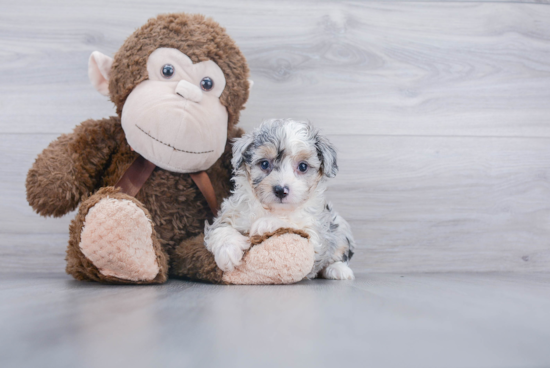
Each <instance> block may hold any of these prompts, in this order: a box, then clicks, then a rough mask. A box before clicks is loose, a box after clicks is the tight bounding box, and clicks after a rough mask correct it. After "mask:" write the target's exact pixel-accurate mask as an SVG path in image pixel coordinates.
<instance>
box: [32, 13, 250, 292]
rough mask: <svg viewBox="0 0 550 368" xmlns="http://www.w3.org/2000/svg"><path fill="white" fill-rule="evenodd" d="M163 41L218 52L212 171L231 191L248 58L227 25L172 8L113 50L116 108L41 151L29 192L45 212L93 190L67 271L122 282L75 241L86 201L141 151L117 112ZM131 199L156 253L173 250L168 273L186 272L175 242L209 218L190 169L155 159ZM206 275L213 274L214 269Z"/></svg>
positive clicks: (214, 56) (222, 192) (203, 54)
mask: <svg viewBox="0 0 550 368" xmlns="http://www.w3.org/2000/svg"><path fill="white" fill-rule="evenodd" d="M159 47H171V48H177V49H179V50H180V51H182V52H183V53H185V54H186V55H188V56H189V57H190V58H191V60H192V61H193V62H195V63H196V62H200V61H204V60H208V59H210V60H213V61H215V62H216V63H217V64H218V66H219V67H220V68H221V69H222V71H223V72H224V75H225V78H226V87H225V90H224V92H223V93H222V95H221V97H220V100H221V102H222V104H223V105H224V106H226V108H227V111H228V114H229V123H228V142H227V144H226V147H225V152H224V153H223V154H222V156H221V157H220V159H219V160H218V161H217V162H216V163H215V164H214V165H213V166H212V167H211V168H210V169H208V170H207V173H208V175H209V177H210V179H211V181H212V184H213V186H214V190H215V192H216V197H217V201H218V203H221V202H222V200H223V198H225V197H226V196H227V195H229V192H230V189H231V182H230V178H231V171H232V168H231V147H230V140H231V139H233V138H236V137H239V136H241V135H242V133H243V132H242V130H241V129H239V128H236V127H234V125H235V124H236V123H237V122H238V119H239V113H240V111H241V110H242V109H243V108H244V103H245V102H246V100H247V98H248V88H249V83H248V79H247V78H248V66H247V64H246V60H245V58H244V56H243V55H242V53H241V52H240V50H239V49H238V48H237V46H236V45H235V43H234V42H233V40H232V39H231V38H230V37H229V36H228V35H227V34H226V33H225V31H224V29H223V28H222V27H220V26H219V25H218V24H217V23H216V22H214V21H213V20H211V19H206V18H205V17H204V16H202V15H187V14H169V15H161V16H158V17H157V18H154V19H150V20H149V21H148V22H147V24H145V25H144V26H143V27H141V28H140V29H138V30H137V31H136V32H135V33H134V34H133V35H131V36H130V37H129V38H128V39H127V40H126V42H125V43H124V45H123V46H122V47H121V49H120V50H119V51H118V53H117V54H116V55H115V58H114V63H113V67H112V69H111V75H110V76H111V78H110V82H109V90H110V95H111V100H112V101H113V102H114V103H115V105H116V107H117V113H118V114H119V116H117V117H110V118H106V119H101V120H87V121H85V122H83V123H82V124H80V125H79V126H77V127H76V128H75V130H74V132H73V133H71V134H66V135H62V136H61V137H60V138H58V139H57V140H56V141H54V142H52V143H51V144H50V145H49V146H48V148H46V149H45V150H44V151H43V152H42V154H41V155H39V156H38V158H37V159H36V162H35V163H34V165H33V166H32V168H31V169H30V170H29V173H28V176H27V181H26V186H27V200H28V202H29V204H30V205H31V206H32V207H33V208H34V209H35V210H36V211H37V212H38V213H39V214H41V215H43V216H56V217H57V216H62V215H64V214H66V213H67V212H69V211H71V210H74V209H75V208H76V207H77V206H78V204H79V202H81V201H83V200H85V199H86V198H88V197H89V200H88V201H85V202H84V203H83V204H82V205H81V208H80V211H79V213H78V215H77V217H76V219H75V220H74V222H73V224H72V225H71V228H70V232H71V236H70V239H71V241H70V243H69V249H68V251H67V272H69V273H70V274H71V275H73V276H74V277H75V278H77V279H81V280H84V279H86V280H94V281H104V282H123V281H121V280H115V279H113V278H108V277H105V276H103V275H101V274H100V273H99V272H98V271H97V269H95V267H94V266H93V265H91V263H90V262H89V261H86V260H85V258H84V256H83V255H82V253H81V252H80V251H79V250H78V244H79V239H80V232H81V230H82V226H83V221H84V217H85V215H86V213H88V210H89V208H91V207H92V206H93V204H95V203H97V201H98V199H97V198H98V196H99V197H101V196H102V195H103V194H104V193H106V191H107V188H104V187H109V186H113V185H114V184H115V183H116V182H117V181H118V179H119V178H120V176H121V175H122V174H123V173H124V171H125V170H126V169H127V168H128V166H129V165H130V164H131V163H132V162H133V161H134V159H135V158H136V155H137V154H136V153H135V152H133V151H132V150H131V148H130V146H129V145H128V143H127V142H126V137H125V134H124V131H123V130H122V127H121V123H120V113H121V111H122V107H123V105H124V102H125V101H126V98H127V97H128V95H129V94H130V92H131V91H132V89H133V88H135V87H136V86H137V85H138V84H139V83H140V82H142V81H144V80H146V79H147V78H148V75H147V69H146V62H147V58H148V56H149V55H150V54H151V53H152V52H153V51H154V50H156V49H157V48H159ZM101 188H103V189H101ZM98 190H99V192H98V193H97V194H96V195H95V196H92V197H90V196H91V195H92V194H93V193H94V192H96V191H98ZM111 190H112V189H111ZM120 195H122V194H120ZM134 202H135V203H136V204H138V206H139V207H140V208H142V209H143V210H144V211H145V212H146V214H147V216H148V217H150V218H151V220H152V222H153V224H154V231H155V233H156V235H155V240H154V244H157V241H158V244H160V246H161V248H160V251H159V252H160V253H162V254H160V253H157V254H158V257H159V259H161V261H162V260H164V259H166V258H169V259H170V260H171V263H172V266H171V267H172V268H171V273H172V274H174V275H180V276H183V275H184V273H185V269H187V268H186V267H188V266H187V265H186V264H185V262H182V261H181V260H178V256H187V255H186V252H184V251H183V252H177V251H176V249H177V247H178V245H180V244H182V243H183V242H184V240H186V239H190V238H193V237H196V236H197V235H199V234H201V233H202V232H203V229H204V223H205V220H210V219H211V218H212V213H211V211H210V209H209V207H208V203H207V202H206V200H205V198H204V197H203V195H202V193H201V192H200V191H199V189H198V188H197V186H196V185H195V183H194V182H193V181H192V179H191V177H190V176H189V175H188V174H178V173H173V172H169V171H166V170H163V169H160V168H158V167H157V168H156V169H155V170H154V171H153V173H152V174H151V177H150V178H149V179H148V180H147V182H146V183H145V185H144V186H143V187H142V188H141V190H140V192H139V193H138V194H137V196H136V198H135V200H134ZM155 249H156V248H155ZM156 250H157V249H156ZM199 258H200V259H201V260H202V262H203V264H197V265H196V267H204V268H205V270H206V271H205V272H210V271H208V270H210V269H212V267H214V266H213V264H214V260H213V257H211V258H208V257H206V258H205V257H199ZM214 265H215V264H214ZM178 267H182V270H178ZM166 270H167V269H166V268H163V271H162V272H161V275H159V276H158V277H157V279H155V280H156V281H155V282H164V281H165V280H166ZM207 279H212V281H214V282H215V277H210V278H207Z"/></svg>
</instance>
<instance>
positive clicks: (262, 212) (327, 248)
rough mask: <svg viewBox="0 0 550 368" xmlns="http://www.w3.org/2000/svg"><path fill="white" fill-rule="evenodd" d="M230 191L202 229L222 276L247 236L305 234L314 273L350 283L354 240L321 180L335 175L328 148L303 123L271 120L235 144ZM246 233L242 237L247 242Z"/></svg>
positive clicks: (231, 266)
mask: <svg viewBox="0 0 550 368" xmlns="http://www.w3.org/2000/svg"><path fill="white" fill-rule="evenodd" d="M231 163H232V164H233V168H234V177H233V179H232V180H233V181H234V184H235V189H234V190H233V192H232V195H231V196H230V197H229V198H227V199H225V200H224V201H223V203H222V206H221V211H220V213H219V214H218V217H217V218H216V219H214V223H213V224H212V225H208V224H207V225H206V228H205V244H206V247H207V248H208V249H209V250H210V251H211V252H212V253H213V254H214V256H215V260H216V263H217V264H218V266H219V267H220V268H221V269H222V270H224V271H231V270H233V269H234V268H235V267H236V266H238V265H239V264H240V261H241V259H242V257H243V252H244V251H245V250H247V249H248V248H250V242H249V238H248V236H252V235H262V234H264V233H268V232H272V231H275V230H277V229H279V228H294V229H299V230H304V231H306V232H307V233H308V234H309V236H310V241H311V242H312V243H313V246H314V250H315V263H314V267H313V270H312V271H311V273H310V274H309V275H308V276H307V277H308V278H314V277H316V276H317V275H318V274H319V273H320V275H321V276H323V277H325V278H327V279H334V280H351V279H353V278H354V275H353V271H352V270H351V269H350V268H349V266H348V263H349V261H350V260H351V257H352V256H353V250H354V248H355V241H354V239H353V235H352V233H351V230H350V227H349V224H348V223H347V222H346V220H344V219H343V218H342V217H341V216H340V215H339V214H338V213H336V212H335V211H334V210H333V208H332V205H331V204H330V203H328V202H327V201H326V200H325V196H324V192H325V190H326V179H327V178H333V177H334V176H336V173H337V172H338V165H337V163H336V152H335V150H334V148H333V147H332V145H331V144H330V142H329V141H328V140H327V139H326V138H325V137H323V136H321V135H319V133H318V131H317V130H316V129H315V128H314V127H313V126H312V125H311V124H310V123H308V122H301V121H295V120H292V119H285V120H276V119H274V120H268V121H265V122H263V123H262V124H261V126H260V127H259V128H257V129H256V130H254V131H253V132H252V133H248V134H245V135H244V136H242V137H241V138H239V139H237V140H236V141H235V143H234V145H233V160H232V162H231ZM245 234H246V236H245Z"/></svg>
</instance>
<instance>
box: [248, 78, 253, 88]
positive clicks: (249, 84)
mask: <svg viewBox="0 0 550 368" xmlns="http://www.w3.org/2000/svg"><path fill="white" fill-rule="evenodd" d="M248 86H249V87H248V90H249V91H250V90H251V89H252V87H253V86H254V81H253V80H252V79H249V80H248Z"/></svg>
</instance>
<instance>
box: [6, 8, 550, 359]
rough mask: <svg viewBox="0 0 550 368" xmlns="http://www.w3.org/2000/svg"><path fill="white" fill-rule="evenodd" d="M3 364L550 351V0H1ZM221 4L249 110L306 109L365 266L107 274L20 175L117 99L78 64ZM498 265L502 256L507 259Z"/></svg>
mask: <svg viewBox="0 0 550 368" xmlns="http://www.w3.org/2000/svg"><path fill="white" fill-rule="evenodd" d="M0 5H1V8H2V11H1V12H0V366H1V367H36V366H41V367H45V366H55V367H75V366H85V367H99V366H102V367H103V368H105V367H111V366H112V367H120V366H134V367H142V366H144V367H145V366H162V367H164V366H166V367H170V366H178V367H181V366H201V367H207V366H221V365H223V366H227V367H231V366H260V367H264V366H266V367H269V366H297V367H306V366H335V365H337V366H361V367H365V366H369V367H522V368H524V367H547V366H550V349H548V346H550V318H549V314H548V310H549V307H550V290H549V289H550V287H549V285H550V274H549V273H547V272H549V271H550V179H549V178H550V172H549V168H550V2H549V1H437V0H436V1H406V2H405V1H403V2H402V1H346V2H343V1H342V2H340V1H311V0H307V1H299V2H298V1H275V0H272V1H261V2H260V1H245V0H232V1H222V0H214V1H195V2H192V1H183V0H178V1H176V0H168V1H167V0H161V1H152V0H146V1H142V0H140V1H128V0H117V1H106V0H94V1H91V0H90V1H68V0H64V1H52V0H45V1H31V0H19V1H7V0H0ZM176 11H187V12H201V13H204V14H206V15H210V16H212V17H214V18H215V19H216V20H217V21H219V22H220V23H221V24H222V25H224V26H225V27H226V28H227V30H228V32H229V33H230V34H231V35H232V36H233V38H234V39H235V40H236V41H237V43H238V44H239V45H240V47H241V48H242V50H243V52H244V54H245V56H246V57H247V59H248V62H249V64H250V67H251V73H252V79H253V80H254V81H255V85H254V89H253V91H252V94H251V98H250V100H249V102H248V104H247V109H246V110H245V112H244V114H243V115H242V120H241V125H242V126H243V127H244V128H245V129H247V130H249V129H251V128H253V127H254V126H256V125H257V124H258V123H259V122H260V121H261V120H262V119H265V118H271V117H295V118H307V119H309V120H311V121H312V122H313V123H314V124H316V125H317V126H319V127H320V128H321V129H322V131H323V132H325V133H326V134H327V135H328V136H329V138H330V139H331V140H332V141H333V142H334V143H335V144H336V146H337V148H338V150H339V157H340V161H339V166H340V169H341V171H340V174H339V175H338V177H337V178H336V179H334V180H333V181H332V183H331V186H330V189H329V193H328V195H329V197H330V198H331V200H332V201H333V203H334V205H335V207H336V208H337V209H338V210H339V212H340V213H341V214H342V215H343V216H344V217H345V218H347V219H348V220H349V221H350V223H351V225H352V228H353V231H354V233H355V236H356V238H357V241H358V245H359V247H358V251H357V253H356V256H355V258H354V259H353V262H352V264H351V266H352V268H353V269H354V270H355V271H356V273H357V275H358V279H357V280H356V281H354V282H329V281H322V280H315V281H309V282H302V283H301V284H299V285H294V286H285V287H221V286H212V285H204V284H196V283H190V282H185V281H182V280H172V281H170V282H169V283H168V284H166V285H163V286H155V287H106V286H101V285H94V284H88V283H78V282H75V281H73V280H71V279H70V278H69V277H68V276H66V275H64V274H63V269H64V251H65V245H66V242H67V239H68V235H67V229H68V224H69V221H70V219H71V218H72V216H73V215H72V214H69V215H67V216H65V217H64V218H61V219H44V218H40V217H38V216H37V215H36V214H34V213H33V212H32V210H31V209H30V208H29V207H28V205H27V203H26V200H25V189H24V181H25V175H26V172H27V170H28V168H29V167H30V165H31V164H32V162H33V160H34V158H35V157H36V155H37V154H38V153H39V152H40V151H41V150H42V149H43V148H44V147H46V146H47V144H48V143H49V142H50V141H52V140H53V139H55V138H56V137H57V136H58V135H59V134H61V133H66V132H70V131H71V130H72V129H73V127H74V126H75V125H76V124H78V123H80V122H82V121H83V120H85V119H88V118H101V117H106V116H109V115H112V114H114V109H113V106H112V104H111V103H110V102H109V101H108V100H107V99H106V98H105V97H102V96H101V95H99V94H98V93H97V92H96V91H95V90H94V89H93V88H92V86H91V85H90V83H89V82H88V78H87V60H88V56H89V54H90V53H91V52H92V51H94V50H99V51H101V52H103V53H106V54H111V55H112V54H114V52H116V50H117V49H118V47H119V46H120V45H121V44H122V42H123V41H124V39H125V38H126V37H127V36H128V35H130V34H131V33H132V31H133V30H134V29H136V28H137V27H139V26H140V25H141V24H143V23H144V22H145V21H146V20H147V19H148V18H150V17H152V16H155V15H156V14H158V13H166V12H176ZM495 272H496V273H495Z"/></svg>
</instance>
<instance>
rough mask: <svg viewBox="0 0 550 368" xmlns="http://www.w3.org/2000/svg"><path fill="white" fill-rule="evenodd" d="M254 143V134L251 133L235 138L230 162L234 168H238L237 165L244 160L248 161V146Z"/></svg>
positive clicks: (249, 158) (249, 157)
mask: <svg viewBox="0 0 550 368" xmlns="http://www.w3.org/2000/svg"><path fill="white" fill-rule="evenodd" d="M252 143H254V136H253V135H252V133H248V134H245V135H243V136H242V137H240V138H237V139H235V141H234V142H233V158H232V159H231V164H232V165H233V169H234V170H238V169H239V167H241V165H242V164H243V163H244V162H245V161H246V162H250V160H251V158H252V157H251V156H250V147H251V146H252Z"/></svg>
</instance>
